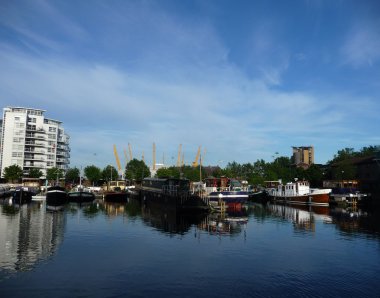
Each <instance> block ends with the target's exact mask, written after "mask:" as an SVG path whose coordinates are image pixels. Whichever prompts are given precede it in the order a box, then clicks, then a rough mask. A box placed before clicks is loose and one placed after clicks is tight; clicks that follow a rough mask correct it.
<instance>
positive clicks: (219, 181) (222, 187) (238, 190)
mask: <svg viewBox="0 0 380 298" xmlns="http://www.w3.org/2000/svg"><path fill="white" fill-rule="evenodd" d="M205 181H206V193H207V197H208V198H209V200H210V202H211V203H212V202H221V201H223V202H224V203H226V204H237V203H239V204H241V203H245V202H247V200H248V198H249V195H250V192H249V191H248V190H246V189H244V188H243V187H242V185H241V183H240V182H239V181H238V180H235V179H229V178H226V177H222V178H207V179H205Z"/></svg>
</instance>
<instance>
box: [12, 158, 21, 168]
mask: <svg viewBox="0 0 380 298" xmlns="http://www.w3.org/2000/svg"><path fill="white" fill-rule="evenodd" d="M12 165H18V166H20V167H22V166H23V164H22V159H12Z"/></svg>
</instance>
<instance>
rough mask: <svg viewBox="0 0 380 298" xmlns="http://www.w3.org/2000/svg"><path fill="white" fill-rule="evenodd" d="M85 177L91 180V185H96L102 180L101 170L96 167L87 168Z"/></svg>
mask: <svg viewBox="0 0 380 298" xmlns="http://www.w3.org/2000/svg"><path fill="white" fill-rule="evenodd" d="M84 175H85V176H86V177H87V179H88V180H90V182H91V184H94V183H95V182H97V181H99V180H100V179H101V178H102V173H101V170H100V169H99V168H98V167H97V166H94V165H91V166H87V167H85V168H84Z"/></svg>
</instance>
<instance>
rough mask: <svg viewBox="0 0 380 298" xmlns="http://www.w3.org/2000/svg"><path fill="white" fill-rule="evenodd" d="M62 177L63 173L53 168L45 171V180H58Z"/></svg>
mask: <svg viewBox="0 0 380 298" xmlns="http://www.w3.org/2000/svg"><path fill="white" fill-rule="evenodd" d="M63 177H64V172H63V170H62V169H58V168H56V167H54V168H50V169H48V170H47V171H46V179H47V180H49V181H54V180H59V179H61V178H63Z"/></svg>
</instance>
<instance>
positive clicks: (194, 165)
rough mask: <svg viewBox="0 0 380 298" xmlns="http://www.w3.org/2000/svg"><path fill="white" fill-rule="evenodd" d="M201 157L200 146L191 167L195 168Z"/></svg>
mask: <svg viewBox="0 0 380 298" xmlns="http://www.w3.org/2000/svg"><path fill="white" fill-rule="evenodd" d="M200 155H201V146H199V147H198V151H197V155H196V156H195V160H194V161H193V167H194V168H195V167H197V166H198V164H199V156H200Z"/></svg>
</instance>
